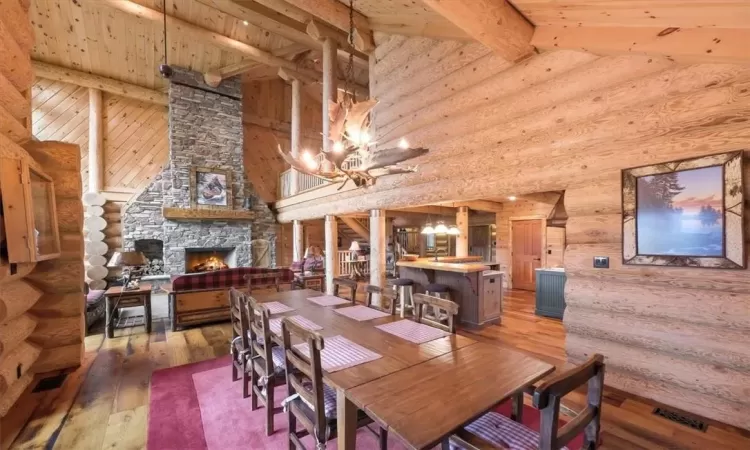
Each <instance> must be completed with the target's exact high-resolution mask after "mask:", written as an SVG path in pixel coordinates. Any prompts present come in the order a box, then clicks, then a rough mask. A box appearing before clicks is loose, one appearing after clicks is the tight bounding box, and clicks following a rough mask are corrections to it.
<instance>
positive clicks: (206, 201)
mask: <svg viewBox="0 0 750 450" xmlns="http://www.w3.org/2000/svg"><path fill="white" fill-rule="evenodd" d="M190 206H191V207H192V208H207V209H210V208H227V209H232V172H231V171H230V170H227V169H218V168H214V167H193V168H191V169H190Z"/></svg>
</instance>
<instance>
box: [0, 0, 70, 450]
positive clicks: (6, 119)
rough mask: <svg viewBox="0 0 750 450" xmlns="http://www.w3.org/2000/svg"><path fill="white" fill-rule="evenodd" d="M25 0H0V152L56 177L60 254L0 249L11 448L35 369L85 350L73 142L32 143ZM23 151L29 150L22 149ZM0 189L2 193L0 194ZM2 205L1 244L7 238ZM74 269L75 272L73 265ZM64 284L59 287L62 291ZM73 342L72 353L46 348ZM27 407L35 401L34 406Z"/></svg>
mask: <svg viewBox="0 0 750 450" xmlns="http://www.w3.org/2000/svg"><path fill="white" fill-rule="evenodd" d="M28 6H29V3H28V2H26V1H18V0H4V1H3V2H2V10H3V15H0V157H4V158H18V159H22V160H25V161H27V162H28V163H29V164H30V165H31V166H32V167H34V168H36V169H38V170H41V171H43V172H45V173H47V174H48V175H49V176H51V177H52V178H53V179H54V180H55V182H56V186H55V187H56V198H55V200H56V205H57V208H58V221H59V227H60V239H61V248H62V257H61V258H60V259H57V260H48V261H44V262H41V263H39V264H30V263H28V264H13V265H11V264H9V263H8V260H7V255H3V254H2V253H0V448H2V449H6V448H8V447H9V446H10V444H11V442H12V441H13V439H14V438H15V436H16V434H17V433H18V432H19V431H20V428H21V427H22V426H23V424H24V423H25V422H26V420H27V419H28V416H29V415H30V414H31V412H32V411H33V409H34V408H33V407H29V405H28V404H25V405H21V403H23V402H19V401H18V400H19V398H21V397H22V396H23V395H24V394H25V393H26V392H28V391H29V390H30V389H31V388H32V387H33V381H34V379H35V375H36V374H37V373H39V372H41V371H45V370H53V369H57V368H65V367H72V366H75V365H77V364H80V357H81V355H82V354H83V335H82V332H83V331H82V330H83V311H82V309H83V292H82V289H83V238H82V236H81V222H82V220H83V215H82V206H81V201H80V195H81V190H80V180H79V175H78V170H79V165H80V157H79V149H78V147H77V146H65V147H67V148H65V149H61V148H59V147H58V146H53V147H50V146H49V144H45V143H39V142H33V141H30V139H31V135H32V114H31V90H32V84H33V82H34V76H33V72H32V70H31V60H30V58H29V52H30V50H31V47H32V46H33V30H32V26H31V22H30V21H29V20H28ZM27 150H28V151H27ZM1 197H2V192H0V198H1ZM12 238H17V237H14V236H6V235H5V230H4V218H3V217H2V210H0V243H3V241H5V240H6V239H12ZM77 266H80V269H79V268H78V267H77ZM63 288H65V289H66V290H65V292H62V289H63ZM63 342H64V343H65V344H66V345H68V346H70V345H71V343H73V342H77V349H76V350H77V351H76V352H75V354H74V352H71V351H70V350H67V351H63V352H60V355H63V354H64V355H65V357H63V358H58V361H59V362H58V363H57V364H50V363H49V361H51V358H50V353H49V352H50V350H51V349H53V348H56V347H58V345H60V344H61V343H63ZM32 406H33V405H32Z"/></svg>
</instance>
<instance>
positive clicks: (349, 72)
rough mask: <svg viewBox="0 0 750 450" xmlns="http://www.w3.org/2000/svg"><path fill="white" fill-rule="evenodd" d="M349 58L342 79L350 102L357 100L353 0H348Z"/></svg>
mask: <svg viewBox="0 0 750 450" xmlns="http://www.w3.org/2000/svg"><path fill="white" fill-rule="evenodd" d="M349 47H350V48H349V60H348V61H347V63H346V77H345V79H344V94H345V95H348V96H350V98H351V103H352V104H354V103H356V102H357V97H356V94H355V93H354V89H353V85H354V81H353V80H354V0H349Z"/></svg>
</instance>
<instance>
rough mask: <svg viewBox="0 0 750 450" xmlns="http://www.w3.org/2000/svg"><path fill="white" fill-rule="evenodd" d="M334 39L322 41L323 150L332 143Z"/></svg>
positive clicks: (327, 149) (334, 81)
mask: <svg viewBox="0 0 750 450" xmlns="http://www.w3.org/2000/svg"><path fill="white" fill-rule="evenodd" d="M336 83H337V78H336V41H334V40H333V39H331V38H326V40H325V41H323V101H322V102H321V103H322V104H323V117H322V118H323V151H324V152H329V151H331V150H332V147H333V143H332V142H331V140H330V139H329V134H330V130H331V117H330V115H329V112H328V110H329V101H331V102H334V103H336V101H337V100H338V93H337V92H336Z"/></svg>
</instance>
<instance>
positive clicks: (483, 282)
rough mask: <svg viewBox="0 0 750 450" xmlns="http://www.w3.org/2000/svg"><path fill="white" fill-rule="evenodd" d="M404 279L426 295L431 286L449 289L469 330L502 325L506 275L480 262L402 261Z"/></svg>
mask: <svg viewBox="0 0 750 450" xmlns="http://www.w3.org/2000/svg"><path fill="white" fill-rule="evenodd" d="M396 265H397V266H398V267H399V273H400V276H401V278H408V279H410V280H412V281H414V292H419V293H424V292H425V287H426V286H427V285H428V284H432V283H439V284H444V285H446V286H448V288H449V290H450V297H451V300H452V301H454V302H456V303H457V304H458V306H459V310H458V319H459V322H460V323H461V325H462V326H464V327H466V328H482V327H484V326H486V325H489V324H499V323H500V313H501V312H502V299H503V288H502V286H503V272H498V271H495V270H488V267H487V266H486V265H484V264H481V263H476V262H467V263H454V262H439V261H438V262H435V261H433V260H432V259H431V258H421V259H418V260H416V261H399V262H397V263H396Z"/></svg>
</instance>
